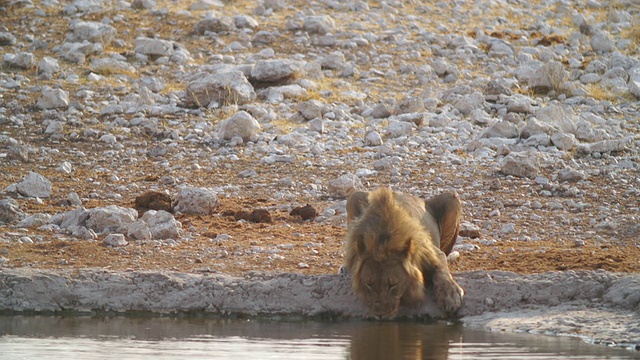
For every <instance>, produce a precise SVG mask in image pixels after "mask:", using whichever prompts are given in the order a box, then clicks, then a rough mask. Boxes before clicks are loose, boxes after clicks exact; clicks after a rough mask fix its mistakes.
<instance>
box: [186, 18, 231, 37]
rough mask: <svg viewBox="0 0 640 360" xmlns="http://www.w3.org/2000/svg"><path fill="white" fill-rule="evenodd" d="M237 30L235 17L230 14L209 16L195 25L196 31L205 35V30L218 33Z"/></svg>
mask: <svg viewBox="0 0 640 360" xmlns="http://www.w3.org/2000/svg"><path fill="white" fill-rule="evenodd" d="M234 30H236V25H235V23H234V21H233V18H231V17H228V16H223V17H220V18H217V17H207V18H204V19H202V20H200V21H199V22H198V23H197V24H196V27H195V32H196V33H198V34H200V35H203V34H204V33H205V32H207V31H209V32H213V33H216V34H227V33H230V32H232V31H234Z"/></svg>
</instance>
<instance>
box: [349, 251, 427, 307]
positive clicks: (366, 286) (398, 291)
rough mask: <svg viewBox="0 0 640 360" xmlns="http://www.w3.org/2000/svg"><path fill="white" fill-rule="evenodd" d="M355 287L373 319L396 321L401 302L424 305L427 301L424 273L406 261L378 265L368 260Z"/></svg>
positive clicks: (358, 273) (354, 276)
mask: <svg viewBox="0 0 640 360" xmlns="http://www.w3.org/2000/svg"><path fill="white" fill-rule="evenodd" d="M352 283H353V287H354V289H355V291H356V293H357V294H358V296H359V297H360V298H361V300H362V301H363V302H364V303H365V305H366V306H367V308H368V309H369V312H370V313H371V315H373V316H375V317H381V318H392V317H394V316H395V315H396V313H397V312H398V308H399V307H400V300H401V299H403V298H404V299H405V300H408V301H410V302H416V301H420V300H422V299H423V297H424V285H423V278H422V272H421V271H420V270H418V269H417V268H415V267H414V266H412V265H411V264H410V263H408V262H407V261H406V259H404V260H403V259H400V258H395V259H394V258H391V259H385V260H383V261H377V260H376V259H374V258H372V257H367V258H365V259H364V260H363V261H362V263H361V265H360V267H359V269H358V270H357V271H356V273H355V274H353V277H352Z"/></svg>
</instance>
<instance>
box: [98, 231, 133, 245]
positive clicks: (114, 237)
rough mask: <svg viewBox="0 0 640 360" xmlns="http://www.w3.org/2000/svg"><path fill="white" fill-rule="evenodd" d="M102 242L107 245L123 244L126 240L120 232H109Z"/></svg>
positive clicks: (125, 243)
mask: <svg viewBox="0 0 640 360" xmlns="http://www.w3.org/2000/svg"><path fill="white" fill-rule="evenodd" d="M104 244H105V245H107V246H124V245H127V244H128V242H127V240H125V238H124V235H122V234H109V235H107V236H105V238H104Z"/></svg>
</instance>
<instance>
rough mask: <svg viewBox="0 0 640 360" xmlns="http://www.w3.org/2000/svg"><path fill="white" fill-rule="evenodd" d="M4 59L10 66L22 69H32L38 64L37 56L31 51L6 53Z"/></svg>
mask: <svg viewBox="0 0 640 360" xmlns="http://www.w3.org/2000/svg"><path fill="white" fill-rule="evenodd" d="M2 60H3V61H4V62H5V63H6V64H7V65H9V66H13V67H17V68H20V69H31V68H32V67H34V66H36V56H35V55H33V54H32V53H29V52H21V53H18V54H5V55H3V57H2Z"/></svg>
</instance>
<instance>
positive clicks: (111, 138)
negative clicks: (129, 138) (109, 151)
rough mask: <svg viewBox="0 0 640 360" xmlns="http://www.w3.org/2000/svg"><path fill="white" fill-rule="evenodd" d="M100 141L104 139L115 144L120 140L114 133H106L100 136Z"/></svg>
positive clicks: (105, 141)
mask: <svg viewBox="0 0 640 360" xmlns="http://www.w3.org/2000/svg"><path fill="white" fill-rule="evenodd" d="M100 141H102V142H103V143H105V144H111V145H113V144H115V143H117V142H118V140H117V139H116V137H115V135H113V134H104V135H102V136H101V137H100Z"/></svg>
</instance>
